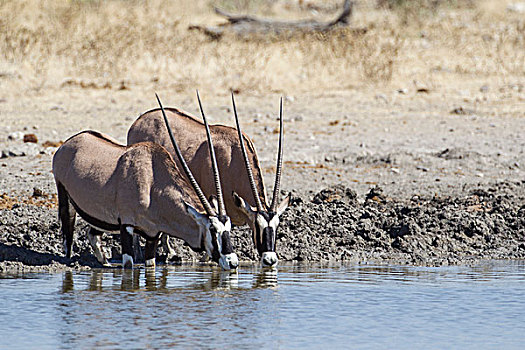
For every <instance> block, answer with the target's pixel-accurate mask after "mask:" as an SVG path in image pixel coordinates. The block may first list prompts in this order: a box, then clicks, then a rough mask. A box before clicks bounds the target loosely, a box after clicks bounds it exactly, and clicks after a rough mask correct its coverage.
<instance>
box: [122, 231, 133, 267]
mask: <svg viewBox="0 0 525 350" xmlns="http://www.w3.org/2000/svg"><path fill="white" fill-rule="evenodd" d="M128 228H131V226H127V225H120V242H121V244H122V265H123V267H124V268H131V267H133V258H132V257H133V237H132V235H131V234H130V233H129V232H128ZM126 255H127V257H126ZM128 257H129V260H127V258H128Z"/></svg>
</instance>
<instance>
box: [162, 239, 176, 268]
mask: <svg viewBox="0 0 525 350" xmlns="http://www.w3.org/2000/svg"><path fill="white" fill-rule="evenodd" d="M161 239H162V242H161V244H162V247H163V248H164V250H165V251H166V262H168V261H170V260H171V258H173V257H174V256H175V255H176V252H175V249H173V247H172V246H171V243H170V236H169V235H167V234H165V233H163V234H162V238H161Z"/></svg>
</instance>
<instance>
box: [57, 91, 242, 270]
mask: <svg viewBox="0 0 525 350" xmlns="http://www.w3.org/2000/svg"><path fill="white" fill-rule="evenodd" d="M157 100H158V102H159V105H160V108H161V110H163V107H162V104H161V102H160V100H159V98H158V96H157ZM164 118H165V123H166V127H167V129H168V134H169V136H170V140H171V142H172V148H174V149H175V150H177V151H176V152H175V153H176V154H177V157H178V159H179V162H180V164H181V166H182V170H183V171H184V173H183V172H182V171H181V170H180V168H179V166H178V165H177V163H176V162H175V161H174V160H173V158H172V156H171V155H170V154H169V153H168V152H167V151H166V149H165V148H163V147H162V146H160V145H157V144H155V143H152V142H142V143H137V144H134V145H131V146H127V147H126V146H123V145H120V144H119V143H118V142H117V141H115V140H113V139H112V138H110V137H108V136H106V135H103V134H101V133H98V132H95V131H83V132H81V133H79V134H76V135H74V136H73V137H71V138H69V139H68V140H67V141H66V142H65V143H64V144H63V145H62V146H61V147H60V148H59V149H58V150H57V152H56V153H55V155H54V157H53V174H54V176H55V181H56V185H57V189H58V206H59V209H58V211H59V218H60V221H61V224H62V234H63V238H64V247H65V252H66V256H67V257H70V256H71V246H72V242H73V230H74V225H75V213H76V212H78V213H79V215H80V216H81V217H82V218H83V219H84V220H85V221H87V222H88V223H89V224H90V226H92V227H91V229H90V231H89V233H88V237H89V241H90V243H91V245H92V247H93V250H94V252H95V256H96V257H97V260H98V261H99V262H100V263H102V264H107V260H106V258H105V256H104V253H103V251H102V249H101V241H100V235H101V233H102V230H104V231H120V235H121V243H122V261H123V266H124V267H132V266H133V258H132V254H133V247H132V245H133V244H132V234H133V232H138V233H139V234H141V235H142V236H143V237H144V238H145V239H146V249H145V258H146V265H147V266H154V265H155V252H156V246H157V242H158V237H159V234H160V233H161V232H162V233H165V234H168V235H170V236H174V237H178V238H181V239H183V240H184V241H186V243H188V245H189V246H190V247H191V248H193V249H194V250H197V251H202V250H205V251H206V252H207V253H208V255H209V256H210V257H211V258H212V260H214V261H215V262H217V263H219V265H220V266H221V267H222V268H223V269H225V270H230V269H235V268H236V267H237V266H238V259H237V255H236V254H235V253H234V252H233V250H232V245H231V241H230V230H231V222H230V219H229V217H228V216H227V215H226V209H225V205H224V200H223V195H222V191H221V188H220V182H219V173H218V167H217V162H216V159H215V155H214V153H213V152H212V151H213V146H211V148H210V154H211V156H212V158H213V159H212V164H213V174H214V176H213V177H214V178H215V180H212V181H213V182H214V183H215V184H216V185H217V186H216V187H215V190H216V194H217V202H218V210H217V208H215V207H212V206H211V205H210V203H209V202H208V200H207V199H206V196H205V195H204V193H203V192H202V190H201V188H200V187H199V185H198V183H197V181H196V180H195V178H194V176H193V175H192V173H191V171H190V170H189V168H188V166H187V164H186V162H185V161H184V158H183V156H182V154H181V152H180V150H179V148H178V146H177V143H176V141H175V138H174V137H173V134H172V132H171V129H170V126H169V124H167V121H168V120H167V118H166V117H164ZM203 118H205V117H204V116H203ZM208 141H209V142H208V143H209V144H210V145H212V142H211V135H210V134H209V132H208ZM186 177H187V179H186ZM203 209H204V213H202V211H203Z"/></svg>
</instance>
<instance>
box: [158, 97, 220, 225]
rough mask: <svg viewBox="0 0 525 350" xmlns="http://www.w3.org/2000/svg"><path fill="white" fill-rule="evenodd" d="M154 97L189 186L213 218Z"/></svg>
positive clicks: (208, 205) (208, 204)
mask: <svg viewBox="0 0 525 350" xmlns="http://www.w3.org/2000/svg"><path fill="white" fill-rule="evenodd" d="M155 96H156V97H157V101H158V102H159V106H160V109H161V111H162V116H163V117H164V123H165V124H166V127H167V128H168V134H169V135H170V139H171V143H172V144H173V148H175V153H177V157H178V158H179V161H180V163H181V165H182V168H183V169H184V172H185V173H186V176H187V177H188V179H189V180H190V183H191V186H192V187H193V189H194V190H195V192H196V193H197V196H198V197H199V199H200V201H201V203H202V206H203V207H204V210H205V211H206V213H207V214H208V215H209V216H215V210H213V208H212V206H211V205H210V203H209V202H208V200H207V199H206V196H205V195H204V192H202V190H201V188H200V186H199V184H198V183H197V180H195V177H193V174H192V173H191V170H190V168H189V167H188V164H186V161H185V160H184V157H182V153H181V151H180V148H179V145H178V144H177V141H175V137H173V132H172V131H171V127H170V124H169V123H168V117H166V112H165V111H164V107H163V106H162V103H161V102H160V98H159V96H158V95H157V94H155Z"/></svg>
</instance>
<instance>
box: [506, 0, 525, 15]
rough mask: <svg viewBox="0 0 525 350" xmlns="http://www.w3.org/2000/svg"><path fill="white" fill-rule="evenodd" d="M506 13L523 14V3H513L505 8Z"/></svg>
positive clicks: (524, 4)
mask: <svg viewBox="0 0 525 350" xmlns="http://www.w3.org/2000/svg"><path fill="white" fill-rule="evenodd" d="M507 11H509V12H515V13H525V2H515V3H513V4H509V5H508V6H507Z"/></svg>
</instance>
